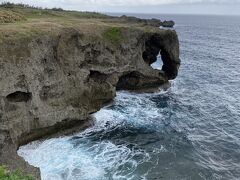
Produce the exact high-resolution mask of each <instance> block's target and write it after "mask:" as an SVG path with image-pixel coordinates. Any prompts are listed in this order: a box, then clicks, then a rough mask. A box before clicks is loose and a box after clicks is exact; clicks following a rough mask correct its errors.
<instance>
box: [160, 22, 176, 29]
mask: <svg viewBox="0 0 240 180" xmlns="http://www.w3.org/2000/svg"><path fill="white" fill-rule="evenodd" d="M174 25H175V22H174V21H172V20H171V21H163V22H162V23H161V26H162V27H169V28H172V27H173V26H174Z"/></svg>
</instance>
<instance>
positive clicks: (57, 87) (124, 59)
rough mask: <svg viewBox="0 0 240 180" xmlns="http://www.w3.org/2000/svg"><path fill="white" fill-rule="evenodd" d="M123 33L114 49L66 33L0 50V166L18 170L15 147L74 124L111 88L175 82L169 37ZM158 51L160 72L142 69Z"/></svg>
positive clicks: (166, 33) (175, 51)
mask: <svg viewBox="0 0 240 180" xmlns="http://www.w3.org/2000/svg"><path fill="white" fill-rule="evenodd" d="M122 31H123V32H122V33H123V34H124V36H125V40H124V41H122V42H121V43H119V44H117V45H116V44H114V45H113V44H111V43H110V42H107V41H106V40H104V39H103V38H102V37H100V36H94V38H93V39H91V38H90V37H89V35H86V34H84V33H83V32H81V30H76V29H69V28H68V29H62V30H61V31H60V32H59V33H58V34H56V35H54V36H52V35H42V36H40V37H38V38H33V39H30V40H28V41H26V42H24V43H22V42H21V41H16V42H14V43H11V42H5V43H4V44H1V45H0V163H1V164H7V165H10V166H14V165H13V164H14V163H11V162H14V161H15V162H17V161H19V162H18V164H21V163H22V164H24V162H23V161H22V160H21V159H17V157H18V156H17V155H16V150H17V148H18V146H19V145H21V144H24V143H27V142H29V141H31V140H34V139H38V138H41V137H43V136H46V135H48V134H51V133H54V132H57V131H59V130H60V129H65V128H70V127H72V126H77V125H81V124H82V123H83V122H85V121H86V119H88V118H89V115H90V114H91V113H93V112H96V111H98V110H99V109H100V108H101V107H102V106H103V105H104V104H105V103H107V102H109V101H111V100H112V99H113V98H114V97H115V94H116V89H131V90H135V89H141V88H147V87H157V86H159V85H162V84H163V83H166V82H167V81H168V80H169V79H173V78H175V77H176V76H177V73H178V68H179V65H180V60H179V44H178V38H177V35H176V32H175V31H170V30H159V32H154V33H151V32H145V31H142V30H136V31H132V30H131V29H128V28H124V29H123V30H122ZM159 52H160V53H161V56H162V59H163V64H164V65H163V67H162V71H159V70H154V69H152V67H151V66H149V65H150V64H151V63H153V62H155V61H156V56H157V55H158V54H159ZM2 157H7V158H2ZM16 159H17V160H16ZM20 162H21V163H20ZM25 166H26V169H27V168H31V167H28V165H25Z"/></svg>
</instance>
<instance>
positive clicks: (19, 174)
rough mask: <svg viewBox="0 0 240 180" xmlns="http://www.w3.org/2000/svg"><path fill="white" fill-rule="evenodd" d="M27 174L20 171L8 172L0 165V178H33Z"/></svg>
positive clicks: (24, 179)
mask: <svg viewBox="0 0 240 180" xmlns="http://www.w3.org/2000/svg"><path fill="white" fill-rule="evenodd" d="M33 179H34V178H33V177H32V176H29V175H24V174H23V173H22V172H21V171H19V170H16V171H14V172H10V171H8V170H6V168H5V167H3V166H0V180H33Z"/></svg>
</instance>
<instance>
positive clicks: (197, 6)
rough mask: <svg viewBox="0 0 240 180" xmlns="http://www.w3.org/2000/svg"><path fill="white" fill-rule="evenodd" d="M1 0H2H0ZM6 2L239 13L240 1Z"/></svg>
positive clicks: (110, 9)
mask: <svg viewBox="0 0 240 180" xmlns="http://www.w3.org/2000/svg"><path fill="white" fill-rule="evenodd" d="M4 1H6V0H0V2H4ZM10 2H16V3H20V2H21V3H26V4H31V5H35V6H41V7H49V8H52V7H61V8H64V9H69V10H84V11H97V12H125V13H126V12H133V13H169V14H227V15H232V14H238V15H240V0H10Z"/></svg>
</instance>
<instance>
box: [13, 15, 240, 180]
mask: <svg viewBox="0 0 240 180" xmlns="http://www.w3.org/2000/svg"><path fill="white" fill-rule="evenodd" d="M135 16H138V17H142V18H160V19H162V20H164V19H167V20H170V19H172V20H174V21H175V22H176V26H175V28H174V29H175V30H176V31H177V33H178V36H179V40H180V52H181V55H180V58H181V60H182V64H181V67H180V72H179V75H178V77H177V78H176V79H175V80H173V81H171V82H170V83H171V87H170V88H169V89H167V90H164V91H160V92H157V93H152V94H150V93H140V94H139V93H133V92H127V91H119V92H117V96H116V98H115V100H114V102H113V104H111V105H108V106H106V107H104V108H102V109H101V110H100V111H99V112H97V113H95V114H94V116H95V117H96V123H95V125H94V126H93V127H90V128H88V129H87V130H85V131H83V132H80V133H77V134H75V135H73V136H66V137H60V138H53V139H48V140H45V141H35V142H32V143H30V144H28V145H25V146H22V147H20V149H19V151H18V154H19V155H20V156H22V157H24V159H25V160H26V161H28V162H29V163H30V164H31V165H34V166H36V167H40V169H41V176H42V179H43V180H161V179H163V180H202V179H206V180H237V179H240V36H239V35H240V16H198V15H156V14H155V15H141V14H135ZM153 67H154V68H161V60H160V59H158V61H157V62H156V63H154V64H153Z"/></svg>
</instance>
